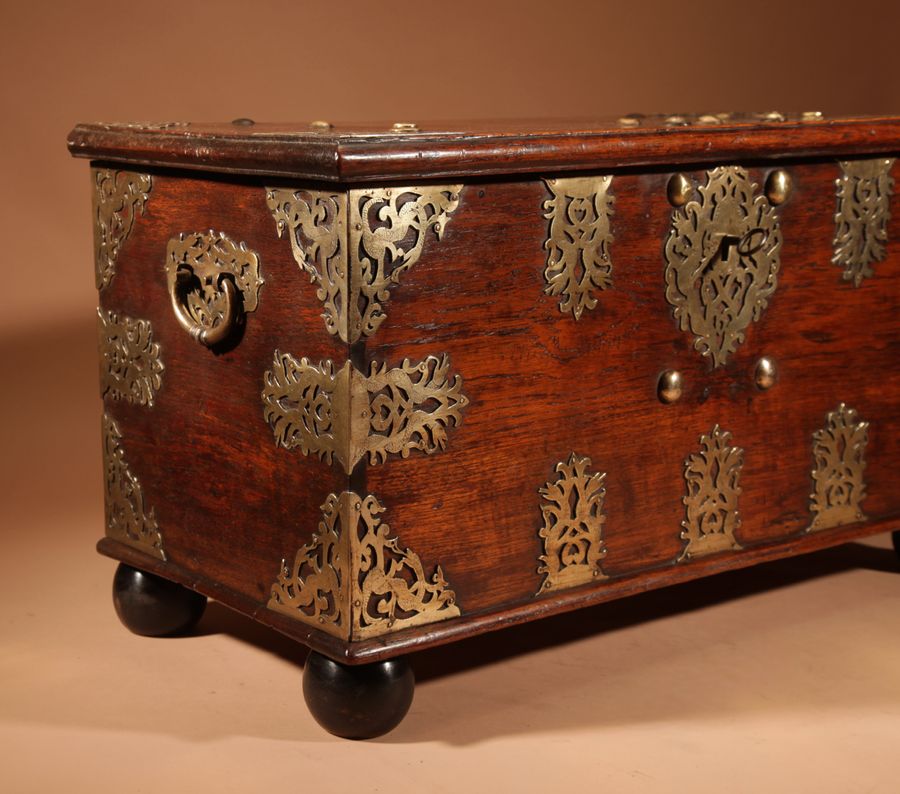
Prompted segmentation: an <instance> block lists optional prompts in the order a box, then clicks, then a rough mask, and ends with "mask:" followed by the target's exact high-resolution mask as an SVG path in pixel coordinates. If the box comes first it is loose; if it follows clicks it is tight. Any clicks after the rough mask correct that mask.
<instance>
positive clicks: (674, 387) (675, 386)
mask: <svg viewBox="0 0 900 794" xmlns="http://www.w3.org/2000/svg"><path fill="white" fill-rule="evenodd" d="M683 392H684V386H683V384H682V381H681V373H680V372H679V371H678V370H677V369H667V370H666V371H665V372H663V374H662V375H660V376H659V382H658V383H657V384H656V396H657V397H659V401H660V402H661V403H664V404H665V405H670V404H672V403H674V402H677V401H678V400H680V399H681V395H682V393H683Z"/></svg>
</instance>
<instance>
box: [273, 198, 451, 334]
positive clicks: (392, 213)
mask: <svg viewBox="0 0 900 794" xmlns="http://www.w3.org/2000/svg"><path fill="white" fill-rule="evenodd" d="M462 187H463V186H462V185H426V186H414V187H395V188H371V189H357V190H350V191H348V192H345V193H344V192H334V191H315V190H288V189H284V188H267V189H266V202H267V204H268V206H269V210H270V211H271V213H272V216H273V217H274V219H275V223H276V227H277V230H278V234H279V236H281V235H283V234H284V233H285V232H287V233H288V234H289V236H290V241H291V249H292V251H293V254H294V259H295V260H296V262H297V264H298V265H300V267H302V268H303V269H304V270H305V271H306V272H307V273H309V275H310V278H311V280H312V281H313V283H315V284H316V286H317V287H318V289H317V296H318V297H319V300H321V301H322V302H323V303H324V304H325V313H324V314H323V317H324V318H325V327H326V328H327V329H328V332H329V333H331V334H337V335H338V336H339V337H340V339H341V340H342V341H344V342H350V343H352V342H357V341H359V339H361V338H362V337H365V336H371V335H372V334H374V333H375V331H376V330H377V329H378V327H379V326H380V325H381V323H382V322H384V318H385V317H386V316H387V315H386V313H385V311H384V306H383V304H384V303H386V302H387V301H388V299H389V297H390V288H391V287H392V286H394V285H396V284H398V283H399V282H400V277H401V276H402V275H403V274H404V273H405V272H407V271H408V270H409V269H410V268H411V267H413V266H414V265H415V264H416V263H417V262H418V261H419V258H420V257H421V256H422V251H423V250H424V247H425V241H426V238H427V237H428V233H429V231H431V232H433V233H434V235H435V236H436V237H437V238H438V239H439V240H440V239H441V237H442V236H443V233H444V229H445V228H446V226H447V224H448V223H449V221H450V216H451V215H452V214H453V212H454V210H455V209H456V208H457V206H459V194H460V191H461V190H462ZM345 229H346V237H345ZM345 241H346V243H345ZM345 244H346V246H347V248H346V250H345V248H344V246H345Z"/></svg>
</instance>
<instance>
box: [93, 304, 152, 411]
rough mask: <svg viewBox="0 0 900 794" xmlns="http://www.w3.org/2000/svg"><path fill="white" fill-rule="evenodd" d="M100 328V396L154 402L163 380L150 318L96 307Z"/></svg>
mask: <svg viewBox="0 0 900 794" xmlns="http://www.w3.org/2000/svg"><path fill="white" fill-rule="evenodd" d="M97 318H98V320H99V332H100V334H99V335H100V396H101V397H105V396H107V395H109V397H110V398H112V399H113V400H127V401H128V402H130V403H136V404H137V405H146V406H147V407H148V408H149V407H152V405H153V397H154V395H155V394H156V392H157V391H158V390H159V387H160V384H161V382H162V372H163V369H164V367H163V363H162V359H161V358H160V356H159V343H158V342H154V341H153V329H152V328H151V326H150V321H149V320H134V319H132V318H131V317H125V316H120V315H119V314H117V313H116V312H109V311H104V310H103V309H99V308H98V309H97Z"/></svg>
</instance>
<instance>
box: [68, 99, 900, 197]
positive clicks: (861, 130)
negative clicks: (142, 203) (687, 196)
mask: <svg viewBox="0 0 900 794" xmlns="http://www.w3.org/2000/svg"><path fill="white" fill-rule="evenodd" d="M68 145H69V150H70V151H71V153H72V154H73V155H74V156H76V157H89V158H91V159H95V160H108V161H116V162H126V163H137V164H142V165H153V166H164V167H165V166H168V167H176V168H188V169H197V170H204V171H219V172H226V173H238V174H262V175H268V176H285V177H294V178H296V177H302V178H305V179H314V180H323V181H327V182H345V181H346V182H366V181H373V180H392V179H403V180H408V179H431V178H443V177H450V176H452V177H463V176H478V175H485V176H488V175H490V176H498V175H504V174H521V173H529V172H530V173H547V172H553V173H564V172H568V171H583V170H592V171H597V170H603V169H613V168H630V167H647V166H658V165H665V164H684V163H705V162H722V161H734V160H750V159H752V160H766V159H784V158H798V157H844V156H850V155H853V156H859V155H865V154H873V155H875V154H886V153H891V152H897V151H900V118H897V117H890V116H855V117H846V118H828V117H824V116H823V115H822V114H820V113H800V114H782V113H774V112H773V113H722V114H718V115H684V116H662V115H659V116H640V115H632V116H625V117H622V118H618V119H605V120H604V119H580V120H560V121H546V120H544V121H539V120H530V121H529V120H522V121H474V122H452V123H423V124H406V123H399V124H390V123H386V124H335V125H331V124H328V123H327V122H310V123H295V124H281V123H269V122H266V123H261V122H253V121H251V120H250V119H236V120H235V121H233V122H231V123H195V122H169V123H109V124H101V123H96V124H79V125H77V126H76V127H75V129H73V130H72V132H71V133H70V134H69V139H68Z"/></svg>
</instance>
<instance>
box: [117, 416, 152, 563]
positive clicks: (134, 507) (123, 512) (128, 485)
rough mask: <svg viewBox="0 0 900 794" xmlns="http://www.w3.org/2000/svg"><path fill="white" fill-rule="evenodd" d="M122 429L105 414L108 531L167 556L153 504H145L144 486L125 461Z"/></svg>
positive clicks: (136, 545) (118, 537) (137, 545)
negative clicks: (150, 505)
mask: <svg viewBox="0 0 900 794" xmlns="http://www.w3.org/2000/svg"><path fill="white" fill-rule="evenodd" d="M121 441H122V433H121V432H120V431H119V426H118V425H117V424H116V423H115V421H114V420H113V418H112V417H111V416H110V415H109V414H108V413H104V414H103V471H104V475H105V476H104V488H105V496H106V499H105V513H106V534H107V535H108V536H109V537H111V538H113V539H114V540H118V541H120V542H121V543H127V544H128V545H129V546H133V547H134V548H136V549H138V550H139V551H142V552H144V554H150V555H152V556H154V557H157V558H159V559H160V560H165V559H166V553H165V551H164V550H163V539H162V535H161V534H160V531H159V526H158V525H157V523H156V515H155V513H154V510H153V508H152V507H151V508H149V509H148V508H147V506H146V505H145V504H144V489H143V488H142V487H141V484H140V482H139V481H138V478H137V477H135V475H134V474H133V473H132V472H131V469H129V468H128V464H127V463H126V462H125V451H124V450H123V449H122V444H121Z"/></svg>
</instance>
